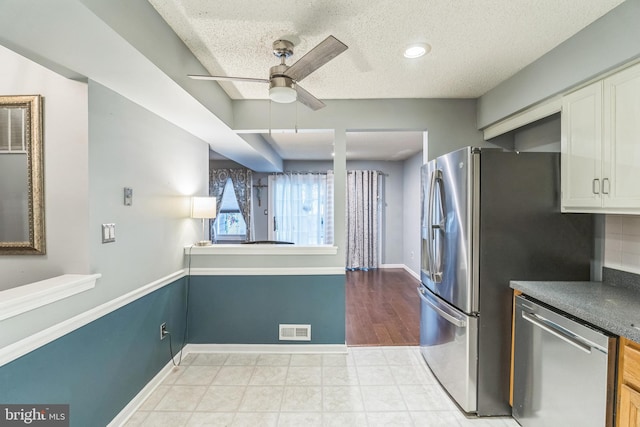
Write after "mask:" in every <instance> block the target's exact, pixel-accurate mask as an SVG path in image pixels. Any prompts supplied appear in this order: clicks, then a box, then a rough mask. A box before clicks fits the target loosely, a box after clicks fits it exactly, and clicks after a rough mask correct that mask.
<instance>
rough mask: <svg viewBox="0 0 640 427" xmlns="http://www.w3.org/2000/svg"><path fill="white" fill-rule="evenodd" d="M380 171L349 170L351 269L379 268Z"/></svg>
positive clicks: (348, 265)
mask: <svg viewBox="0 0 640 427" xmlns="http://www.w3.org/2000/svg"><path fill="white" fill-rule="evenodd" d="M378 179H379V172H378V171H365V170H353V171H348V172H347V268H348V269H369V268H378V262H379V261H378V239H379V237H378V229H379V222H378V220H379V216H380V215H379V207H378V206H379V203H378V202H379V196H380V195H379V189H378Z"/></svg>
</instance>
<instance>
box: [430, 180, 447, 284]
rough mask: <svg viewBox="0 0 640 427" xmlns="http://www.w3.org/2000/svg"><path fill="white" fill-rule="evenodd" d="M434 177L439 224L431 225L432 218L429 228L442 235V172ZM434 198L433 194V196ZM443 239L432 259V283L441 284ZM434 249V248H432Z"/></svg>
mask: <svg viewBox="0 0 640 427" xmlns="http://www.w3.org/2000/svg"><path fill="white" fill-rule="evenodd" d="M434 175H435V183H434V184H435V185H438V186H439V187H440V191H438V197H439V198H440V203H439V205H440V222H438V224H434V223H433V218H432V220H431V228H432V230H434V231H435V230H437V231H438V232H439V233H442V234H444V232H445V219H446V216H445V212H444V200H442V193H443V191H444V182H443V175H442V171H441V170H437V171H435V172H434ZM434 197H435V194H434ZM434 238H435V237H434ZM444 240H445V239H444V238H443V237H442V236H440V239H439V242H438V243H439V244H438V252H437V254H435V256H434V257H433V264H434V265H433V267H432V268H433V269H434V272H433V276H434V279H433V281H434V282H436V283H440V282H442V254H443V252H444V248H443V246H444ZM434 249H435V248H434Z"/></svg>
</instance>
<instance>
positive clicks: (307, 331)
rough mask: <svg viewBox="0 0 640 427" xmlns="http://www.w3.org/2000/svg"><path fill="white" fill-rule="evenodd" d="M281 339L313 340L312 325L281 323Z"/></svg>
mask: <svg viewBox="0 0 640 427" xmlns="http://www.w3.org/2000/svg"><path fill="white" fill-rule="evenodd" d="M278 339H279V340H280V341H311V325H280V335H279V337H278Z"/></svg>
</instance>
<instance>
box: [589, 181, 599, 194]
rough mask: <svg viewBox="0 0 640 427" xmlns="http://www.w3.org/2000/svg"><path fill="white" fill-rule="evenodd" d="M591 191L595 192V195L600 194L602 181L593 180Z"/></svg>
mask: <svg viewBox="0 0 640 427" xmlns="http://www.w3.org/2000/svg"><path fill="white" fill-rule="evenodd" d="M591 191H593V194H600V180H599V179H598V178H595V179H594V180H593V185H592V187H591Z"/></svg>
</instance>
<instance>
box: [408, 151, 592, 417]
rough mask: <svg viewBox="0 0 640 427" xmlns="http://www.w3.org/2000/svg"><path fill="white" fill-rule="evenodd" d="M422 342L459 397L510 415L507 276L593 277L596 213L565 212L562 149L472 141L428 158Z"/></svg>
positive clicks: (485, 412) (465, 404)
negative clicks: (508, 148) (519, 148)
mask: <svg viewBox="0 0 640 427" xmlns="http://www.w3.org/2000/svg"><path fill="white" fill-rule="evenodd" d="M421 172H422V173H421V177H422V219H421V222H422V224H421V239H422V248H421V252H422V253H421V281H422V285H421V286H420V287H419V288H418V291H419V294H420V298H421V309H420V311H421V313H420V351H421V353H422V355H423V357H424V359H425V360H426V362H427V364H428V365H429V367H430V369H431V370H432V371H433V373H434V374H435V375H436V377H437V378H438V380H439V381H440V383H441V384H442V385H443V386H444V388H445V389H446V390H447V392H448V393H449V394H450V395H451V397H452V398H453V399H454V400H455V401H456V403H457V404H458V405H459V406H460V407H461V408H462V409H463V410H464V411H465V412H468V413H474V414H477V415H479V416H493V415H511V407H510V406H509V372H510V353H511V323H512V322H511V319H512V292H511V289H510V288H509V281H510V280H589V278H590V264H591V260H592V257H593V247H594V238H593V227H594V224H593V216H592V215H590V214H561V213H560V205H559V203H560V157H559V154H557V153H515V152H505V151H503V150H500V149H480V148H474V147H467V148H464V149H461V150H458V151H455V152H452V153H449V154H447V155H444V156H442V157H439V158H437V159H435V160H432V161H430V162H429V163H428V164H426V165H424V166H423V167H422V171H421Z"/></svg>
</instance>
